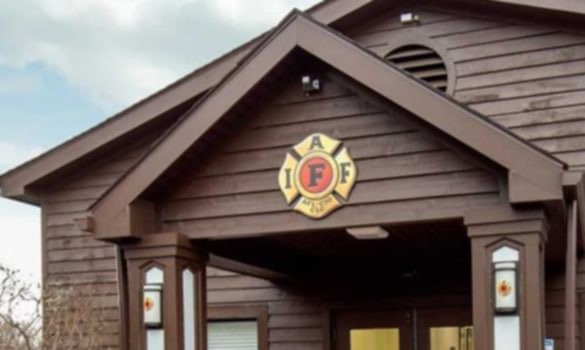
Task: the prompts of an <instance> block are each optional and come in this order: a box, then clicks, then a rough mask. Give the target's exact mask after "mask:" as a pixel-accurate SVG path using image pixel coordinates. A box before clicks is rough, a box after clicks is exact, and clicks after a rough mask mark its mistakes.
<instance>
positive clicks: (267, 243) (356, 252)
mask: <svg viewBox="0 0 585 350" xmlns="http://www.w3.org/2000/svg"><path fill="white" fill-rule="evenodd" d="M385 229H386V230H387V231H388V233H389V237H388V238H387V239H382V240H370V241H365V240H358V239H356V238H354V237H352V236H350V235H349V234H347V233H346V232H345V231H339V230H336V231H326V232H313V233H302V234H291V235H278V236H267V237H257V238H247V239H234V240H221V241H210V242H209V249H210V251H211V253H213V254H216V255H219V256H223V257H226V258H229V259H233V260H237V261H241V262H243V263H246V264H250V265H254V266H258V267H263V268H267V269H271V270H274V271H278V272H281V273H284V274H286V275H289V276H292V277H294V278H298V279H302V280H310V281H313V282H315V281H326V280H342V279H346V278H347V277H348V276H349V275H351V276H352V279H353V280H355V279H360V278H363V279H371V278H373V277H375V276H379V275H380V274H384V275H385V276H386V277H385V278H389V277H390V276H395V277H397V278H402V277H405V278H408V277H409V276H410V275H413V276H410V277H416V276H415V275H417V274H420V273H422V271H423V270H424V271H427V272H428V273H432V271H435V270H437V269H451V268H455V267H458V271H459V272H461V274H463V275H467V274H468V273H469V266H470V246H469V240H468V238H467V236H466V231H465V227H464V226H463V223H462V222H460V221H455V220H454V221H443V222H434V223H419V224H416V225H414V224H413V225H401V226H392V227H385ZM459 272H458V274H459ZM390 279H391V278H390Z"/></svg>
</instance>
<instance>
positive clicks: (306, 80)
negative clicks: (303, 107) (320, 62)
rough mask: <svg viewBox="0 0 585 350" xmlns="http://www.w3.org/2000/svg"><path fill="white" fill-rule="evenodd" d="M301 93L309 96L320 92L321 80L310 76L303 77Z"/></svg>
mask: <svg viewBox="0 0 585 350" xmlns="http://www.w3.org/2000/svg"><path fill="white" fill-rule="evenodd" d="M301 81H302V84H303V92H304V93H305V95H307V96H309V95H311V94H314V93H317V92H319V91H321V80H319V79H318V78H316V77H312V76H310V75H304V76H303V78H302V80H301Z"/></svg>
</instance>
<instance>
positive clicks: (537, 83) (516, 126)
mask: <svg viewBox="0 0 585 350" xmlns="http://www.w3.org/2000/svg"><path fill="white" fill-rule="evenodd" d="M413 12H415V13H418V14H419V15H420V18H421V24H420V25H418V26H415V27H413V26H403V25H401V24H400V23H399V15H398V14H397V13H392V14H389V15H388V16H387V17H384V18H381V19H379V20H376V21H374V22H373V23H371V24H370V25H369V26H364V27H362V28H361V29H360V30H358V31H356V32H355V33H353V38H354V39H355V40H356V41H357V42H359V43H360V44H362V45H364V46H365V47H367V48H369V49H371V50H372V51H374V52H375V53H377V54H379V55H381V56H385V55H387V54H388V53H389V50H390V48H393V47H395V45H396V44H394V43H395V42H400V43H405V42H408V40H409V38H411V40H414V41H416V40H419V39H417V37H418V38H424V39H425V40H427V42H428V41H431V42H432V43H433V44H434V45H436V47H438V48H441V49H442V50H443V52H445V53H446V56H447V57H445V59H446V60H448V61H452V62H453V65H454V67H455V71H454V72H451V73H452V74H455V77H452V81H453V84H454V86H453V91H454V94H453V97H454V98H455V99H456V100H458V101H460V102H462V103H464V104H466V105H468V106H470V107H471V108H473V109H475V110H476V111H478V112H480V113H482V114H484V115H486V116H488V117H489V118H491V119H492V120H494V121H496V122H498V123H499V124H501V125H503V126H505V127H507V128H509V129H510V130H512V131H513V132H514V133H516V134H517V135H519V136H521V137H523V138H525V139H527V140H529V141H532V142H533V143H534V144H535V145H537V146H539V147H541V148H542V149H544V150H546V151H549V152H551V153H553V154H554V155H556V156H557V157H558V158H559V159H561V160H563V161H565V162H567V163H568V164H570V165H572V166H573V167H576V168H585V35H578V34H572V33H564V32H561V31H558V30H557V29H555V28H548V27H540V26H536V25H524V24H518V23H509V22H503V21H501V20H499V19H498V18H496V17H494V19H486V18H474V17H473V16H471V15H465V14H455V13H439V12H433V11H427V10H416V9H413Z"/></svg>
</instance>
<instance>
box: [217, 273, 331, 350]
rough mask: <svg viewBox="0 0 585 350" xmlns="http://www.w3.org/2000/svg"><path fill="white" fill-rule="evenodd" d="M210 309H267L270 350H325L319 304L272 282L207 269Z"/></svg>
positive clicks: (321, 313) (321, 309)
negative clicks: (238, 307)
mask: <svg viewBox="0 0 585 350" xmlns="http://www.w3.org/2000/svg"><path fill="white" fill-rule="evenodd" d="M207 272H208V277H207V300H208V305H209V307H210V308H213V307H217V306H229V305H234V304H236V305H258V306H265V307H267V308H268V313H269V318H268V342H269V348H270V350H292V349H295V350H301V349H302V350H322V349H323V344H324V340H323V332H324V314H323V307H322V305H321V304H320V303H319V302H318V301H317V300H310V299H308V298H306V297H304V296H303V295H299V294H295V293H293V292H291V291H287V290H286V289H283V288H281V287H279V286H277V285H275V284H273V283H271V282H269V281H265V280H262V279H258V278H255V277H249V276H242V275H238V274H235V273H231V272H227V271H222V270H218V269H215V268H208V270H207Z"/></svg>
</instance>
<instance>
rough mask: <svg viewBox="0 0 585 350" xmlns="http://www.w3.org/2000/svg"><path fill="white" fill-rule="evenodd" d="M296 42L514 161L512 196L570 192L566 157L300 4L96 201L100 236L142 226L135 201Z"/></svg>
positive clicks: (480, 147)
mask: <svg viewBox="0 0 585 350" xmlns="http://www.w3.org/2000/svg"><path fill="white" fill-rule="evenodd" d="M295 49H302V50H303V51H305V52H307V53H309V54H310V55H313V56H314V57H316V58H317V59H319V60H321V61H322V62H324V63H326V64H328V65H329V66H331V67H333V68H335V69H337V70H338V71H340V72H342V73H344V74H345V75H346V76H348V77H349V78H351V79H353V80H355V81H357V82H358V83H360V84H362V85H364V86H366V87H367V88H369V89H370V90H372V91H373V92H375V93H377V94H378V95H380V96H381V97H383V98H385V99H387V100H388V101H391V102H393V103H395V104H397V105H398V106H400V107H402V108H404V109H405V110H407V111H409V112H411V113H412V114H414V115H416V116H418V117H419V118H421V119H422V120H423V121H425V122H427V123H429V124H430V125H432V126H434V127H436V128H437V129H439V130H441V131H442V132H443V133H445V134H447V135H449V136H450V137H452V138H454V139H456V140H458V141H459V142H461V143H462V144H464V145H466V146H467V147H469V148H471V149H473V150H474V151H476V152H478V153H480V154H482V155H483V156H485V157H486V158H488V159H490V160H491V161H493V162H494V163H496V164H498V165H500V166H501V167H503V168H504V169H507V170H508V173H509V187H510V188H509V197H510V202H512V203H519V202H533V201H547V200H558V199H561V198H563V193H562V172H563V168H564V165H563V164H562V163H561V162H560V161H558V160H556V159H554V158H553V157H551V156H549V155H547V154H545V153H544V152H542V151H540V150H539V149H537V148H535V147H534V146H532V145H531V144H529V143H527V142H525V141H523V140H521V139H520V138H518V137H516V136H514V135H513V134H512V133H511V132H509V131H507V130H505V129H503V128H501V127H498V126H497V125H495V124H494V123H492V122H490V121H489V120H488V119H487V118H485V117H483V116H481V115H479V114H477V113H476V112H473V111H471V110H470V109H468V108H465V107H462V106H461V105H459V104H458V103H457V102H456V101H454V100H452V99H451V98H449V97H448V96H447V95H445V94H442V93H440V92H438V91H436V90H435V89H433V88H431V87H429V86H427V85H426V84H424V83H422V82H420V81H418V80H416V79H414V78H412V77H411V76H409V75H407V74H406V73H404V72H403V71H401V70H399V69H397V68H395V67H394V66H393V65H391V64H389V63H388V62H386V61H385V60H383V59H381V58H380V57H378V56H375V55H374V54H372V53H370V52H368V51H366V50H364V49H362V48H361V47H359V46H357V45H356V44H354V43H353V42H352V41H351V40H349V39H347V38H345V37H343V36H341V35H340V34H338V33H336V32H334V31H332V30H331V29H330V28H329V27H326V26H323V25H321V24H319V23H318V22H316V21H314V20H313V19H311V18H309V17H308V16H306V15H305V14H303V13H301V12H298V11H295V12H293V13H292V14H291V15H289V16H288V17H287V18H286V19H285V20H284V22H283V23H282V24H281V25H280V26H279V27H278V28H277V29H276V30H275V31H274V32H273V33H272V35H270V36H269V37H267V38H266V39H265V40H264V41H263V42H262V43H261V44H260V45H259V46H258V47H257V48H256V50H254V51H253V52H252V53H251V54H250V55H249V56H248V57H247V59H246V60H245V61H244V62H242V64H241V65H240V66H239V67H238V68H237V69H235V70H234V71H233V72H232V73H230V74H229V75H228V76H227V77H226V78H225V79H224V80H223V82H222V83H221V84H220V85H218V86H217V87H216V88H215V89H213V90H212V91H211V92H210V93H208V94H207V95H206V96H205V97H204V98H203V99H201V101H199V103H198V105H197V107H196V108H194V109H193V110H192V111H191V112H190V114H189V115H188V116H186V118H184V119H183V120H182V121H181V123H179V124H177V125H176V126H175V128H174V129H172V130H170V131H169V132H168V133H167V135H166V137H165V138H164V139H162V140H161V141H160V142H159V143H158V145H157V146H156V147H154V148H153V149H152V150H151V152H150V153H149V154H148V155H147V156H146V157H145V158H143V159H142V160H141V162H139V163H138V164H137V165H136V166H135V167H134V168H133V169H132V170H131V171H130V172H129V173H127V174H126V176H125V177H124V178H123V179H121V180H120V181H119V182H118V183H117V184H116V185H114V187H113V188H112V189H111V190H110V191H109V192H108V193H106V195H105V196H104V197H103V198H102V199H101V200H100V201H99V202H97V203H96V204H95V205H94V206H93V207H92V208H91V211H92V216H93V224H94V231H95V232H96V234H97V236H98V237H100V238H104V239H106V238H117V237H123V236H128V235H130V234H131V233H132V232H134V233H137V232H135V230H133V229H132V228H131V220H132V218H131V217H130V216H131V215H130V213H129V205H130V204H131V203H133V202H134V201H135V200H137V199H138V198H139V196H140V195H141V194H142V193H143V192H144V191H145V190H146V189H147V188H148V187H149V186H150V185H151V184H153V183H154V181H155V180H157V179H158V178H159V177H160V176H161V175H162V174H163V173H164V172H165V171H166V170H167V169H169V167H170V166H171V165H172V164H173V163H174V162H175V161H176V160H177V159H178V158H179V157H181V156H182V155H183V154H184V153H185V152H186V151H187V150H188V149H189V148H190V147H191V146H192V145H193V144H194V143H195V142H196V141H197V140H198V139H200V138H201V137H203V136H204V135H205V134H206V132H207V131H208V130H210V128H211V127H212V126H214V125H215V123H217V122H218V121H219V120H220V119H221V118H222V116H224V115H225V114H226V113H227V112H228V111H229V110H230V109H231V108H232V107H233V106H235V105H236V104H237V103H238V101H239V100H240V99H241V98H242V97H243V96H244V95H245V94H246V93H248V92H249V91H250V90H251V89H252V88H253V87H255V86H257V84H259V83H260V82H261V81H262V79H263V78H264V77H266V76H267V75H268V74H269V73H270V71H271V70H272V69H273V68H274V67H276V66H277V65H278V64H279V63H280V62H282V61H283V60H284V59H285V58H286V57H287V56H288V55H289V54H291V52H292V51H293V50H295Z"/></svg>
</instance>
